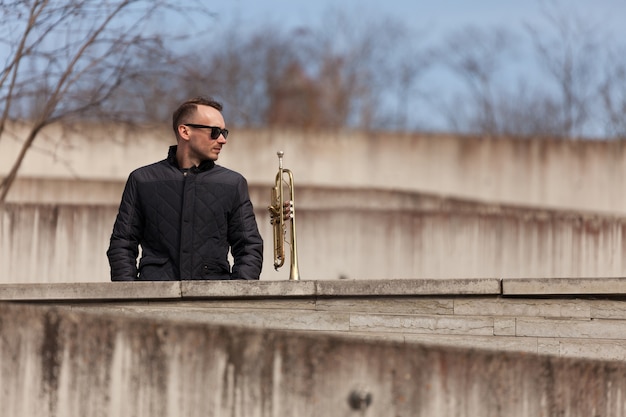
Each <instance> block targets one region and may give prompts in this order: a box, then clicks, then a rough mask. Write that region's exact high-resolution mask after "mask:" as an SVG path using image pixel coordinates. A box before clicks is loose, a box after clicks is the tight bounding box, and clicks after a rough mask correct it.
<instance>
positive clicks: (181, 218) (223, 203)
mask: <svg viewBox="0 0 626 417" xmlns="http://www.w3.org/2000/svg"><path fill="white" fill-rule="evenodd" d="M172 119H173V129H174V133H175V134H176V142H177V145H175V146H171V147H170V149H169V153H168V156H167V158H166V159H164V160H162V161H160V162H156V163H154V164H151V165H148V166H145V167H142V168H139V169H137V170H135V171H133V172H132V173H131V174H130V176H129V177H128V181H127V183H126V187H125V189H124V194H123V195H122V201H121V203H120V207H119V213H118V215H117V218H116V220H115V225H114V226H113V233H112V235H111V243H110V246H109V249H108V251H107V256H108V258H109V264H110V266H111V280H112V281H133V280H141V281H167V280H191V279H211V280H217V279H246V280H252V279H259V276H260V274H261V264H262V261H263V240H262V239H261V235H260V234H259V231H258V228H257V223H256V219H255V216H254V212H253V210H252V203H251V202H250V197H249V194H248V184H247V181H246V180H245V178H244V177H243V176H242V175H240V174H239V173H237V172H235V171H232V170H229V169H226V168H224V167H222V166H219V165H216V164H215V161H216V160H217V159H218V157H219V154H220V152H221V151H222V149H223V147H224V145H225V144H226V141H227V137H228V130H227V129H226V128H225V123H224V118H223V116H222V105H221V104H220V103H219V102H216V101H213V100H210V99H206V98H196V99H192V100H188V101H186V102H184V103H183V104H182V105H181V106H180V107H179V108H178V109H177V110H176V111H175V112H174V114H173V117H172ZM139 246H141V252H142V253H141V259H140V261H139V266H138V267H137V256H138V254H139ZM229 250H230V252H231V254H232V257H233V266H232V270H231V267H230V264H229V261H228V252H229Z"/></svg>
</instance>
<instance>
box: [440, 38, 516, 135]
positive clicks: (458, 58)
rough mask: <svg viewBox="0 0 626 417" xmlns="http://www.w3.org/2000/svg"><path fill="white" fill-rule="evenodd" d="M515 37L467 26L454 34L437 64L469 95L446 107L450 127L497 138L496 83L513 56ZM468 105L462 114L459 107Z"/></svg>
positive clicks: (497, 94) (447, 40)
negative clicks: (453, 75)
mask: <svg viewBox="0 0 626 417" xmlns="http://www.w3.org/2000/svg"><path fill="white" fill-rule="evenodd" d="M516 42H517V38H516V36H515V35H514V34H513V33H512V32H511V31H509V30H507V29H503V28H478V27H474V26H469V27H466V28H462V29H460V30H458V31H456V32H453V33H452V34H450V35H449V37H448V38H447V39H446V41H445V44H444V46H443V48H442V49H441V50H440V55H439V57H440V60H441V62H443V63H444V65H445V66H447V67H448V68H449V69H450V70H451V71H452V73H453V74H455V75H456V76H458V77H459V78H460V79H461V80H463V81H464V84H465V86H466V87H467V89H468V92H469V95H467V96H465V98H456V99H455V100H454V104H451V105H449V113H448V120H449V123H450V124H451V125H454V126H457V127H458V128H459V129H460V130H464V131H470V132H471V133H481V134H488V135H496V134H498V132H499V130H500V123H499V119H500V115H499V106H498V96H499V92H498V91H500V90H499V89H498V86H497V79H498V75H499V73H500V72H502V71H503V68H504V66H505V63H506V62H507V61H508V60H509V59H510V56H511V55H512V54H515V52H516ZM467 102H469V110H468V111H467V112H466V113H465V114H463V112H461V111H460V107H461V106H460V103H467Z"/></svg>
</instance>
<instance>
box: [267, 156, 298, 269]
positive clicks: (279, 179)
mask: <svg viewBox="0 0 626 417" xmlns="http://www.w3.org/2000/svg"><path fill="white" fill-rule="evenodd" d="M276 155H278V173H277V174H276V183H275V185H274V188H272V201H271V205H270V206H269V207H268V210H269V211H270V218H271V224H272V226H274V269H275V270H277V271H278V268H280V267H281V266H283V264H284V263H285V240H286V235H287V228H286V225H285V223H286V222H288V221H289V222H290V223H291V224H290V225H291V230H290V233H289V237H290V242H289V245H290V247H291V270H290V272H289V280H290V281H299V280H300V272H299V270H298V250H297V248H296V217H295V210H294V192H293V174H292V173H291V171H290V170H288V169H286V168H283V155H284V152H283V151H278V152H276ZM285 174H286V175H287V179H288V181H284V180H283V176H284V175H285ZM283 183H285V184H287V186H288V187H289V201H285V199H284V193H283V185H284V184H283ZM286 209H288V213H285V211H286ZM286 214H287V215H286Z"/></svg>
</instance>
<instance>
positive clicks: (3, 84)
mask: <svg viewBox="0 0 626 417" xmlns="http://www.w3.org/2000/svg"><path fill="white" fill-rule="evenodd" d="M170 13H184V11H183V10H181V9H180V8H179V6H178V5H177V2H176V1H169V0H114V1H113V0H112V1H101V0H65V1H61V0H57V1H55V0H32V1H8V2H6V1H5V2H0V28H1V29H0V48H2V50H3V55H4V56H6V57H7V58H6V60H5V61H4V62H3V63H2V64H3V67H2V68H0V102H2V103H3V105H4V107H3V108H2V110H1V112H2V113H1V115H0V140H3V139H5V133H6V129H7V122H8V121H9V120H10V119H12V118H18V117H19V118H23V119H26V120H27V123H28V125H29V126H30V127H29V131H28V134H27V135H26V137H25V138H23V141H22V144H21V150H20V151H19V154H18V156H17V158H16V159H15V162H14V164H13V166H12V167H11V169H10V171H9V173H8V175H7V176H6V177H4V178H3V179H2V182H1V183H0V202H3V201H5V199H6V196H7V193H8V191H9V189H10V188H11V185H12V184H13V182H14V181H15V178H16V176H17V174H18V171H19V169H20V166H21V165H22V162H23V161H24V158H25V156H26V154H27V152H28V151H29V149H30V148H31V146H32V145H33V143H34V142H35V140H36V138H37V137H38V135H39V134H40V133H41V131H42V130H43V129H44V128H45V127H46V126H49V125H50V124H53V123H56V122H59V121H63V120H70V119H72V118H80V119H88V118H104V119H107V120H118V119H124V118H128V117H127V116H128V115H127V112H128V107H126V108H120V107H119V106H118V107H116V106H115V105H111V104H110V99H111V98H112V97H113V96H114V95H115V94H118V93H119V91H120V89H122V87H123V86H130V85H132V84H133V82H140V81H141V79H142V77H143V76H144V75H145V74H146V73H147V72H149V69H146V68H145V67H143V66H142V65H141V59H140V57H141V56H143V55H145V54H154V55H159V56H160V57H162V59H167V48H164V47H163V46H164V43H165V40H166V39H168V36H174V34H172V33H168V34H167V35H163V34H162V33H160V32H159V31H157V30H154V28H153V27H151V26H150V22H151V19H152V18H155V17H159V16H163V15H165V14H170ZM194 13H206V14H208V13H209V12H208V11H207V10H206V8H205V7H204V6H203V5H202V2H201V1H198V4H197V7H195V8H194ZM4 52H6V54H5V53H4Z"/></svg>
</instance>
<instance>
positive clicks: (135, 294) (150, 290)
mask: <svg viewBox="0 0 626 417" xmlns="http://www.w3.org/2000/svg"><path fill="white" fill-rule="evenodd" d="M180 297H181V291H180V282H172V281H164V282H103V283H89V282H84V283H56V284H2V285H0V300H2V301H55V300H71V301H80V300H145V299H160V300H162V299H177V298H180Z"/></svg>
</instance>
